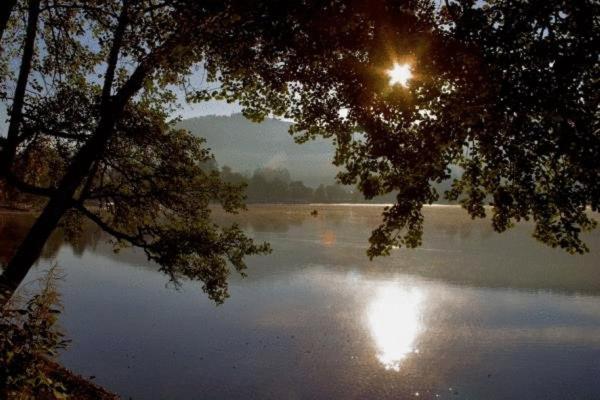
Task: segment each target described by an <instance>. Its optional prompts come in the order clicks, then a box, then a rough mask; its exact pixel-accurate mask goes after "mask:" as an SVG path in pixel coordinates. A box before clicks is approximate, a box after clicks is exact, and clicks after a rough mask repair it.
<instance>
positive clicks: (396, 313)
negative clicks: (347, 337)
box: [367, 284, 424, 371]
mask: <svg viewBox="0 0 600 400" xmlns="http://www.w3.org/2000/svg"><path fill="white" fill-rule="evenodd" d="M423 300H424V293H423V291H422V290H421V289H418V288H406V287H401V286H399V285H397V284H390V285H387V286H383V287H381V288H379V289H378V290H377V293H376V295H375V297H374V299H373V300H372V301H371V303H370V304H369V306H368V309H367V317H368V323H369V329H370V331H371V335H372V336H373V340H374V341H375V345H376V346H377V350H378V354H377V358H378V360H379V362H380V363H381V364H382V365H383V366H384V367H385V369H388V370H394V371H399V370H400V366H401V364H402V362H403V361H404V359H406V357H407V356H408V355H409V354H410V353H413V352H416V351H417V350H416V349H415V342H416V339H417V337H418V335H419V333H420V332H421V330H422V323H421V310H422V304H423Z"/></svg>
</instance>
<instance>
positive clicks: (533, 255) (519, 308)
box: [0, 205, 600, 400]
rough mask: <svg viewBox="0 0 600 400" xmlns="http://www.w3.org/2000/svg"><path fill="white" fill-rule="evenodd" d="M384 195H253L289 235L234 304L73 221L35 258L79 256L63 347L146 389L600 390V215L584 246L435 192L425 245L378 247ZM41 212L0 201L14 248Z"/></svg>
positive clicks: (306, 393) (114, 383)
mask: <svg viewBox="0 0 600 400" xmlns="http://www.w3.org/2000/svg"><path fill="white" fill-rule="evenodd" d="M315 208H317V209H318V216H316V217H313V216H311V215H310V212H311V211H312V210H313V209H315ZM380 212H381V209H377V208H375V207H350V206H348V207H338V206H333V205H332V206H261V207H257V206H253V207H251V211H250V212H249V213H247V214H243V215H241V216H238V217H235V218H238V219H241V221H240V225H241V226H242V227H243V228H244V229H245V230H246V231H248V232H250V233H251V234H252V235H253V236H255V237H256V239H257V240H259V241H263V240H266V241H269V242H270V243H271V244H272V247H273V249H274V251H273V253H272V254H271V255H269V256H268V257H253V258H251V259H249V260H248V270H247V274H248V276H247V277H246V278H244V279H241V278H240V277H239V276H238V275H235V274H233V275H232V276H231V279H230V284H231V286H230V292H231V297H230V298H229V299H227V301H226V302H225V304H223V305H222V306H219V307H215V305H214V304H213V303H211V302H210V301H209V300H208V299H207V298H206V296H205V295H204V294H203V293H202V291H201V289H200V287H201V285H200V284H198V283H197V282H186V283H184V285H183V286H182V288H181V290H180V291H175V290H173V289H172V288H170V287H166V286H165V283H166V277H165V276H164V275H163V274H161V273H160V272H159V271H158V270H157V267H156V266H155V265H152V264H149V263H148V262H147V261H146V259H145V257H144V255H143V253H142V252H132V251H122V252H120V253H119V254H115V253H114V252H113V251H112V249H111V247H110V246H108V245H107V244H106V243H105V241H104V240H103V237H102V235H101V234H100V233H99V232H98V231H97V230H96V231H94V230H91V229H90V230H85V231H84V234H83V236H82V238H81V240H80V241H79V242H78V243H70V244H66V243H64V242H63V241H62V238H61V236H60V234H57V235H55V236H53V238H51V240H50V241H49V243H48V246H46V249H45V252H44V255H43V261H42V262H41V263H40V266H38V268H37V271H41V270H43V269H44V268H45V267H46V266H47V265H52V264H54V263H55V262H56V263H57V264H58V265H59V266H60V267H61V268H63V271H64V272H65V274H66V279H65V281H64V282H61V283H60V288H61V292H62V295H63V303H64V313H63V314H61V321H60V322H61V325H62V326H63V327H64V330H65V332H66V334H67V336H68V338H69V339H72V340H73V341H72V343H71V346H70V347H69V349H68V350H67V351H66V352H64V353H62V354H61V362H63V363H64V365H65V366H67V367H69V368H70V369H72V370H74V371H76V372H78V373H81V374H82V375H84V376H90V375H94V376H96V379H95V381H96V382H97V383H99V384H101V385H104V386H106V387H107V388H109V389H111V390H113V391H115V392H117V393H119V394H120V395H121V396H122V397H123V398H129V397H130V396H131V397H132V398H134V399H137V400H139V399H159V398H164V399H194V398H203V399H215V400H217V399H218V400H221V399H244V400H246V399H261V400H262V399H322V398H324V399H399V398H400V399H404V398H414V396H415V393H417V392H418V393H419V395H420V397H419V398H427V399H434V398H441V399H452V400H456V399H486V400H490V399H492V400H493V399H498V400H500V399H502V400H503V399H513V398H515V399H548V400H550V399H552V400H554V399H555V400H564V399H568V398H569V399H595V398H598V396H597V393H600V380H598V376H600V363H598V360H599V359H600V268H599V266H598V262H597V260H598V250H599V249H600V231H596V232H595V233H593V234H592V235H590V237H589V240H588V243H589V244H590V247H591V248H592V254H590V255H587V256H570V255H568V254H565V253H563V252H561V251H559V250H556V249H550V248H547V247H543V246H542V245H540V244H538V243H536V242H535V241H534V240H533V239H531V238H530V234H531V228H532V227H531V225H527V224H524V225H519V226H518V227H517V228H515V229H513V230H511V231H509V232H507V233H504V234H502V235H498V234H495V233H494V232H492V231H491V229H490V227H489V221H471V220H470V219H469V218H468V217H466V216H465V214H464V212H463V211H462V210H459V209H457V208H452V207H434V208H428V209H426V221H427V223H428V226H427V227H426V229H425V237H424V243H423V247H422V248H420V249H416V250H406V249H398V250H394V251H393V252H392V255H391V256H390V257H386V258H380V259H376V260H374V261H373V262H369V261H368V259H367V257H366V255H365V247H366V244H367V238H368V235H369V233H370V230H371V229H372V228H374V227H375V226H376V225H377V223H378V222H380V216H381V214H380ZM219 218H222V219H223V220H224V221H225V222H232V221H231V220H230V219H227V218H229V217H227V216H222V215H219ZM25 219H26V218H24V217H14V218H6V217H2V216H0V262H4V261H5V260H7V259H8V258H9V257H10V253H11V252H12V251H13V250H14V249H15V248H16V246H17V245H18V242H19V238H20V237H22V236H23V235H24V233H25V230H26V225H27V221H25ZM30 222H31V221H29V223H30ZM30 278H31V279H33V278H35V273H34V274H32V275H31V277H30ZM450 388H452V389H451V390H450ZM436 395H439V396H440V397H437V396H436Z"/></svg>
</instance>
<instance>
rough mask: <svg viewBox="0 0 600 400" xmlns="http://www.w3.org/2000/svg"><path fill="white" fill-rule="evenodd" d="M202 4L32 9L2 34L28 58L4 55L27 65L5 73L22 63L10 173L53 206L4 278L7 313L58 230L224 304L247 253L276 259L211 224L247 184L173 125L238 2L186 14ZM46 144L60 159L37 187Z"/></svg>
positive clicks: (7, 159)
mask: <svg viewBox="0 0 600 400" xmlns="http://www.w3.org/2000/svg"><path fill="white" fill-rule="evenodd" d="M194 4H195V2H189V1H167V2H158V1H129V0H123V1H116V0H115V1H98V2H96V1H42V0H29V1H22V2H18V3H16V4H14V6H13V7H12V10H11V11H12V15H11V21H12V23H11V24H7V25H6V26H3V27H2V28H3V29H6V27H7V26H10V27H11V28H12V29H13V35H12V36H13V37H16V38H17V39H15V40H12V41H9V42H8V44H9V45H10V44H11V43H14V44H15V45H19V44H21V45H22V46H19V48H20V47H22V51H20V50H19V49H14V51H10V50H11V49H9V48H8V47H7V48H6V49H4V46H3V49H4V51H3V53H2V54H3V57H11V56H12V55H14V56H15V57H17V58H15V59H14V60H9V62H7V64H8V65H12V64H15V65H18V74H17V78H16V82H15V85H14V86H15V89H14V94H13V96H12V98H11V99H10V100H11V102H10V123H9V125H8V129H7V134H6V137H5V138H3V139H2V141H1V142H0V145H1V147H0V152H1V153H0V156H1V158H0V176H1V177H2V179H3V180H4V181H5V182H6V183H8V184H9V185H11V186H12V187H14V188H16V189H19V190H20V191H22V192H25V193H29V194H33V195H36V196H41V197H45V198H47V201H46V204H45V206H44V208H43V211H42V212H41V214H40V215H39V217H38V218H37V220H36V222H35V223H34V225H33V226H32V228H31V230H30V231H29V233H28V234H27V236H26V237H25V239H24V240H23V242H22V243H21V245H20V246H19V248H18V249H17V251H16V253H15V254H14V256H13V257H12V258H11V260H10V261H9V262H8V265H7V266H6V268H5V270H4V273H3V274H2V277H1V278H0V288H1V289H2V304H5V303H6V301H7V300H8V299H9V298H10V296H11V295H12V293H13V292H14V290H15V289H16V287H17V286H18V284H19V283H20V282H21V281H22V280H23V278H24V277H25V275H26V274H27V272H28V270H29V268H30V267H31V265H32V264H33V263H34V262H35V260H36V259H37V258H38V257H39V255H40V252H41V250H42V248H43V246H44V244H45V243H46V241H47V240H48V237H49V236H50V234H51V232H52V231H53V230H54V229H55V228H56V227H57V225H58V224H59V222H61V221H62V222H69V223H77V222H78V220H80V219H81V218H88V219H90V220H92V221H93V222H95V223H96V224H97V225H98V226H100V227H101V228H102V229H104V230H105V231H106V232H108V233H109V234H111V235H112V236H113V238H114V240H115V241H116V245H118V246H121V245H125V244H127V245H133V246H137V247H141V248H143V249H144V251H145V252H146V254H147V256H148V258H149V259H151V260H154V261H156V262H157V263H158V264H159V265H160V266H161V269H162V270H163V271H164V272H165V273H167V274H168V275H169V276H170V278H171V279H172V280H174V281H176V282H177V281H178V280H179V279H180V278H182V277H187V278H192V279H197V280H200V281H202V282H203V284H204V286H203V288H204V290H205V291H206V292H207V293H208V294H209V296H210V297H211V298H213V299H214V300H216V301H222V299H223V298H224V297H225V296H226V295H227V292H226V290H227V286H226V278H227V276H228V274H229V267H230V266H233V267H234V268H235V269H237V270H238V271H240V272H242V271H243V269H244V268H245V265H244V261H243V259H244V257H245V256H246V255H249V254H257V253H264V252H266V251H268V246H267V245H265V244H262V245H256V244H254V243H253V242H252V240H250V239H249V238H247V237H246V236H244V235H243V234H242V232H241V230H240V229H239V228H238V227H237V226H235V225H234V226H231V227H218V226H216V225H215V224H214V223H212V222H211V220H210V209H209V203H210V202H218V203H219V204H220V205H221V206H222V207H223V208H224V209H225V210H226V211H229V212H236V211H237V210H239V209H240V208H241V207H242V203H241V193H240V188H239V187H238V186H235V185H231V184H228V183H224V182H223V181H221V179H220V178H219V173H218V172H217V171H214V170H212V171H211V170H209V169H207V168H205V166H206V165H207V164H209V163H210V161H211V159H212V157H211V155H210V154H209V152H208V151H207V150H206V149H204V148H203V147H202V141H201V140H200V139H196V138H194V137H193V136H191V135H190V134H189V133H187V132H185V131H182V130H177V129H175V128H173V125H172V124H169V123H167V119H168V117H167V114H168V111H169V104H172V101H173V98H174V95H173V92H172V91H171V90H169V85H174V84H183V83H184V76H185V72H186V71H188V70H189V68H190V66H191V65H193V64H194V63H197V62H199V61H201V55H202V53H203V49H202V46H203V45H202V43H204V42H205V41H204V40H203V39H202V36H203V35H206V34H209V33H210V32H211V30H213V29H214V27H215V26H217V25H218V24H220V23H221V22H223V20H224V19H227V18H229V17H228V16H227V15H226V12H227V7H229V5H227V4H218V3H217V2H215V3H214V4H212V5H209V6H207V7H192V8H194V12H193V13H188V8H189V7H190V5H192V6H193V5H194ZM5 5H6V6H9V4H5V3H3V7H4V6H5ZM3 12H4V10H3ZM20 14H25V15H26V18H21V15H20ZM215 15H221V16H222V18H221V19H220V20H219V21H215V20H214V17H215ZM20 21H25V22H24V25H23V24H21V23H20ZM211 24H212V27H211ZM2 33H4V31H3V32H2ZM19 39H20V40H19ZM18 42H20V43H19V44H18ZM6 43H7V42H4V43H3V45H4V44H6ZM98 71H103V72H101V73H100V75H99V77H98ZM39 147H41V148H43V149H44V150H45V151H47V152H49V153H51V154H55V155H57V156H58V157H54V158H53V159H52V164H50V163H49V164H48V165H51V166H52V169H51V173H49V174H48V175H47V176H46V177H45V178H47V179H49V182H45V184H39V183H38V182H33V181H32V180H31V179H30V176H29V174H28V171H27V168H25V167H24V166H26V165H27V164H24V163H23V160H26V159H27V158H28V157H30V155H31V154H32V153H31V152H32V151H33V150H34V149H36V148H39ZM19 166H21V167H19Z"/></svg>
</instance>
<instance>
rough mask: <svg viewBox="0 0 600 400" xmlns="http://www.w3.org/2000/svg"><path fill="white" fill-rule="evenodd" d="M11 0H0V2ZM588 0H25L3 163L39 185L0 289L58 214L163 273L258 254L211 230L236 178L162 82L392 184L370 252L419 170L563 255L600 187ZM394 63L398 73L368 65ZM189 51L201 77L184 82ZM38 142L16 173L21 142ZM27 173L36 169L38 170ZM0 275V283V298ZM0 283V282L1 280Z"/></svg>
mask: <svg viewBox="0 0 600 400" xmlns="http://www.w3.org/2000/svg"><path fill="white" fill-rule="evenodd" d="M11 3H12V2H3V3H2V4H1V5H0V11H2V15H5V12H4V11H5V10H6V9H7V8H11V7H12V6H11ZM599 8H600V5H599V4H598V2H597V1H594V0H579V1H564V0H532V1H509V0H487V1H472V0H448V1H445V2H444V5H443V6H439V5H437V4H436V2H435V1H432V0H373V1H369V2H348V1H345V0H331V1H328V2H325V3H323V2H322V1H320V0H289V1H285V2H282V1H279V0H262V1H253V2H243V1H237V0H226V1H221V0H220V1H202V2H198V1H192V0H163V1H158V0H145V1H132V0H108V1H107V0H102V1H99V0H91V1H89V0H86V1H83V0H69V1H67V0H53V1H49V0H21V1H18V2H17V5H16V6H15V8H14V10H13V12H12V14H10V13H9V15H11V19H10V22H9V23H8V24H7V25H6V27H1V29H2V30H1V31H0V35H1V38H2V58H3V61H2V63H1V64H2V65H4V66H5V67H4V68H5V69H6V68H8V69H9V71H5V70H3V71H2V72H1V73H0V79H1V80H2V82H0V84H1V86H2V87H13V86H14V90H13V95H12V96H9V97H7V99H8V103H9V104H10V121H9V126H8V130H7V135H6V138H3V139H2V140H0V177H1V178H2V179H3V180H4V181H6V182H7V184H9V185H11V186H12V187H15V188H17V189H18V190H20V191H22V192H25V193H29V194H33V195H36V196H40V197H42V198H43V199H44V200H46V199H47V203H46V205H45V208H44V210H43V211H42V213H41V214H40V216H39V218H38V220H37V222H36V223H35V224H34V226H33V227H32V229H31V231H30V232H29V234H28V235H27V237H26V238H25V240H24V245H23V246H21V247H19V250H18V251H17V253H16V254H15V256H14V257H13V258H12V259H11V261H10V262H9V264H8V266H7V268H6V270H5V272H4V274H3V276H2V279H1V280H0V281H1V282H0V289H3V288H4V289H8V290H6V292H8V293H10V291H11V290H14V288H15V287H16V286H17V285H18V283H19V282H20V281H21V280H22V279H23V278H24V276H25V273H26V272H27V270H28V269H29V268H30V267H31V265H32V264H33V263H34V262H35V259H36V258H37V257H38V256H39V254H40V252H41V249H42V248H43V245H44V243H45V241H46V240H47V239H48V237H49V236H50V234H51V232H52V231H53V230H54V228H55V227H56V226H57V225H58V223H59V221H60V220H61V219H62V218H63V217H64V216H65V215H67V214H69V213H72V212H75V213H77V214H78V215H79V216H80V217H87V218H89V219H91V220H92V221H94V222H96V223H97V224H98V225H99V226H101V227H102V228H103V229H104V230H106V231H107V232H109V233H111V234H112V235H113V236H114V237H115V238H116V240H117V241H118V242H119V243H127V244H130V245H135V246H139V247H142V248H144V250H145V251H146V253H147V254H148V256H149V257H150V258H151V259H154V260H156V261H157V262H159V263H160V264H161V265H162V266H163V270H164V271H165V272H167V273H168V274H169V275H170V276H171V277H172V278H173V279H177V278H179V277H190V278H193V279H199V280H201V281H203V283H204V287H205V290H207V291H208V292H209V295H210V296H211V297H213V298H215V299H216V300H220V299H222V297H223V296H225V295H226V277H227V274H228V273H229V266H233V267H234V268H235V269H237V270H240V271H241V270H243V268H244V264H243V257H244V256H246V255H251V254H257V253H264V252H265V251H267V250H268V249H267V247H266V246H265V245H255V244H254V243H253V242H252V241H251V240H250V239H248V238H246V237H245V236H244V235H243V234H242V233H241V232H240V230H239V229H238V228H237V227H235V226H233V227H217V226H215V225H214V224H213V223H212V222H210V212H209V209H208V208H207V207H206V206H207V204H208V203H209V201H210V200H212V199H216V200H217V201H218V202H219V203H220V204H221V205H222V206H223V208H225V209H226V210H227V211H230V212H235V211H237V210H239V209H241V202H240V200H241V196H240V191H239V190H238V189H236V187H234V186H233V185H230V184H227V183H224V182H222V181H220V179H219V177H218V175H217V174H214V173H213V172H210V171H209V170H208V169H207V168H205V167H206V163H207V161H208V159H209V155H208V153H207V152H206V150H204V149H203V148H202V146H201V143H200V142H199V141H197V140H195V139H193V138H191V137H190V135H189V133H186V132H183V131H181V130H178V129H176V128H174V124H173V122H175V121H168V117H167V116H168V115H170V112H171V111H172V110H173V107H174V104H176V100H177V92H175V91H174V88H175V87H180V88H181V90H182V92H183V93H185V94H186V95H187V99H188V100H190V101H204V100H207V99H221V100H226V101H229V102H238V103H239V104H240V105H241V106H242V108H243V114H244V115H245V116H246V117H247V118H249V119H251V120H253V121H260V120H262V119H264V118H265V117H267V116H269V115H271V114H273V115H279V116H283V117H286V118H288V119H291V120H293V121H294V122H295V125H294V126H293V127H292V129H291V132H292V133H294V134H296V137H297V140H298V141H301V142H302V141H306V140H309V139H312V138H315V137H318V136H323V137H326V138H330V139H332V140H333V141H334V143H335V145H336V155H335V159H334V162H335V164H336V165H338V166H341V167H343V168H344V170H343V171H342V172H341V173H340V174H339V175H338V180H339V181H340V183H343V184H356V185H358V187H359V189H360V190H361V191H362V192H363V193H364V195H365V196H366V197H367V198H373V197H375V196H379V195H383V194H387V193H396V203H395V204H394V205H393V206H392V207H390V208H388V209H386V210H385V212H384V214H383V224H382V225H381V226H380V227H379V228H378V229H376V230H375V231H374V232H373V234H372V236H371V239H370V241H371V248H370V250H369V255H370V256H371V257H373V256H377V255H381V254H387V253H388V252H389V251H390V249H391V248H392V246H394V245H406V246H409V247H414V246H418V245H419V244H420V243H421V237H422V230H423V214H422V207H423V205H424V204H428V203H432V202H434V201H436V200H438V198H439V197H440V193H438V191H437V190H436V189H435V187H434V186H433V185H434V184H435V183H436V182H437V183H439V182H442V181H444V180H446V179H448V178H450V177H451V174H450V172H451V168H452V167H456V166H458V167H460V168H461V169H462V170H463V174H462V177H460V178H457V179H456V180H455V181H454V184H453V188H452V189H451V190H450V191H448V192H447V193H444V196H445V197H446V198H447V199H449V200H458V201H460V202H461V204H462V205H463V207H464V208H465V209H466V210H467V211H468V212H469V213H470V215H471V216H473V217H474V218H476V217H483V216H485V214H486V212H487V211H486V208H485V207H484V206H485V205H486V204H487V205H490V206H491V207H492V221H493V225H494V228H495V229H496V230H498V231H504V230H506V229H507V228H509V227H510V226H511V225H512V224H513V223H514V222H515V221H519V220H522V219H533V221H534V222H535V231H534V236H535V237H537V238H538V239H540V240H541V241H543V242H545V243H547V244H549V245H551V246H560V247H562V248H565V249H566V250H567V251H569V252H584V251H586V250H587V248H586V246H585V244H584V243H583V242H582V240H581V237H580V234H581V232H583V231H586V230H589V229H592V228H594V227H595V221H593V220H592V219H591V218H590V216H589V215H588V214H587V213H586V207H587V206H590V207H591V209H592V210H593V211H597V210H598V207H599V199H600V183H599V180H598V179H597V178H598V171H599V170H600V165H599V163H600V156H599V154H600V134H599V130H598V110H599V107H598V104H599V103H598V96H599V95H598V93H599V91H598V90H597V87H596V86H597V83H598V76H599V72H600V66H599V61H598V57H597V49H598V48H599V47H600V29H599V27H598V21H599V19H598V15H599V14H600V12H599ZM394 62H405V63H409V64H410V65H411V66H412V68H413V70H414V72H415V77H414V79H412V80H411V81H410V84H409V86H408V87H407V88H404V87H400V86H393V87H391V86H389V84H388V79H387V76H386V69H387V68H390V67H391V66H392V65H393V63H394ZM195 68H202V69H203V70H204V71H205V72H206V79H207V82H208V84H209V85H212V86H213V87H195V85H193V84H192V83H191V80H190V79H189V76H190V74H191V73H192V72H193V71H194V70H195ZM34 150H35V151H41V153H40V154H43V155H44V157H43V158H41V159H40V160H41V161H39V162H41V163H42V164H43V166H42V167H40V168H39V170H40V171H46V175H43V174H42V176H40V175H39V174H30V173H28V171H27V170H28V169H29V167H28V166H29V165H31V164H29V163H27V162H25V161H26V160H37V158H34V157H30V155H31V154H33V153H31V152H32V151H34ZM35 170H37V169H35ZM4 289H3V293H4ZM3 296H4V294H3Z"/></svg>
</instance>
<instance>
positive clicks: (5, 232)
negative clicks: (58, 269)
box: [0, 214, 103, 265]
mask: <svg viewBox="0 0 600 400" xmlns="http://www.w3.org/2000/svg"><path fill="white" fill-rule="evenodd" d="M34 221H35V216H34V215H30V214H4V215H2V214H0V263H2V264H3V265H4V264H6V263H7V262H8V260H10V259H11V257H12V256H13V254H14V253H15V251H16V250H17V247H18V246H19V244H20V243H21V241H22V240H23V238H24V237H25V235H26V234H27V232H28V231H29V228H30V227H31V225H32V224H33V223H34ZM102 237H103V233H102V231H101V230H100V229H99V228H97V227H96V226H95V225H92V224H85V226H83V227H82V229H81V231H80V232H78V234H77V235H65V232H64V231H63V230H62V229H61V228H59V229H57V230H56V231H54V233H53V234H52V235H51V236H50V238H49V239H48V241H47V242H46V245H45V247H44V250H43V251H42V256H41V258H42V259H46V260H47V259H53V258H55V257H56V256H57V254H58V252H59V250H60V249H61V247H63V246H64V245H65V244H68V245H69V246H70V247H71V248H72V249H73V253H74V254H75V255H77V256H81V255H82V254H83V253H84V252H85V251H86V250H88V249H90V248H91V249H92V250H93V249H95V248H96V247H97V245H98V242H99V241H100V239H101V238H102Z"/></svg>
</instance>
